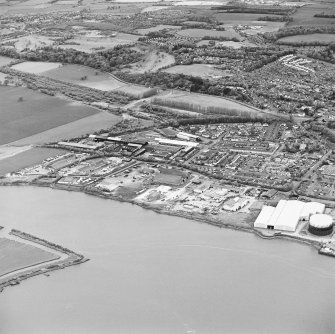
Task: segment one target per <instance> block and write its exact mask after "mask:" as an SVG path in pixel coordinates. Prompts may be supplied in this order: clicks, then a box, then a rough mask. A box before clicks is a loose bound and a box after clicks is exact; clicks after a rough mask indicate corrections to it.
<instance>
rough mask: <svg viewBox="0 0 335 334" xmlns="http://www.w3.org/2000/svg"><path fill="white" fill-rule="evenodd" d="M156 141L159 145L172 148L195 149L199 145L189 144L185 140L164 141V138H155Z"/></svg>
mask: <svg viewBox="0 0 335 334" xmlns="http://www.w3.org/2000/svg"><path fill="white" fill-rule="evenodd" d="M155 140H156V141H158V143H159V144H161V145H164V144H165V145H173V146H191V147H196V146H198V145H199V144H198V143H194V142H189V141H185V140H173V139H165V138H155Z"/></svg>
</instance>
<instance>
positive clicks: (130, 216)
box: [0, 187, 335, 334]
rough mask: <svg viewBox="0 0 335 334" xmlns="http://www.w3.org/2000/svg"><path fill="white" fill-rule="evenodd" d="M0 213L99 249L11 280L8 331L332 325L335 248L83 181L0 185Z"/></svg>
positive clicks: (314, 329) (323, 328)
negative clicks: (174, 211) (85, 190)
mask: <svg viewBox="0 0 335 334" xmlns="http://www.w3.org/2000/svg"><path fill="white" fill-rule="evenodd" d="M0 212H1V222H0V225H3V226H5V227H7V228H17V229H20V230H23V231H25V232H28V233H31V234H34V235H36V236H39V237H42V238H46V239H48V240H50V241H53V242H56V243H59V244H61V245H63V246H66V247H69V248H70V249H72V250H74V251H78V252H81V253H83V254H84V255H85V256H87V257H88V258H90V259H91V261H89V262H87V263H85V264H82V265H80V266H75V267H70V268H67V269H64V270H60V271H57V272H53V273H52V274H51V276H50V277H45V276H40V277H36V278H32V279H30V280H27V281H24V282H22V283H21V284H20V285H19V286H16V287H13V288H8V289H6V290H5V291H4V292H3V293H2V294H1V295H0V333H4V334H7V333H8V334H10V333H25V334H27V333H28V334H30V333H34V334H37V333H38V334H39V333H43V334H46V333H57V334H59V333H71V334H72V333H78V334H79V333H80V334H85V333H98V334H99V333H118V334H123V333H126V334H128V333H129V334H132V333H134V334H135V333H136V334H141V333H145V334H151V333H164V334H165V333H169V334H174V333H198V334H199V333H205V334H211V333H229V334H231V333H304V334H306V333H313V334H314V333H334V332H335V316H334V315H335V259H332V258H328V257H325V256H319V255H317V252H316V251H315V250H313V249H312V248H311V247H308V246H304V245H300V244H296V243H293V242H290V241H267V240H262V239H259V238H257V237H255V236H253V235H252V234H249V233H242V232H235V231H230V230H225V229H218V228H214V227H211V226H208V225H206V224H199V223H197V222H192V221H187V220H185V219H179V218H175V217H168V216H163V215H159V214H156V213H153V212H151V211H148V210H144V209H141V208H139V207H137V206H134V205H130V204H126V203H118V202H114V201H110V200H103V199H100V198H95V197H91V196H87V195H85V194H80V193H70V192H65V191H58V190H51V189H44V188H33V187H5V188H4V187H0Z"/></svg>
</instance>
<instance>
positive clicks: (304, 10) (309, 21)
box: [287, 0, 335, 27]
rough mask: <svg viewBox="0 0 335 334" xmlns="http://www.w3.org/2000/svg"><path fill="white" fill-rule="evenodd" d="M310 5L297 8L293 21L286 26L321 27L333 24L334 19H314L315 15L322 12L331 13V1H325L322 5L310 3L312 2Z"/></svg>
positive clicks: (332, 5) (332, 4)
mask: <svg viewBox="0 0 335 334" xmlns="http://www.w3.org/2000/svg"><path fill="white" fill-rule="evenodd" d="M309 2H310V4H309V5H307V6H304V7H301V8H299V9H298V10H297V11H296V12H295V13H294V14H293V15H292V18H293V21H292V22H289V23H288V24H287V26H288V27H293V26H301V25H303V26H323V25H331V24H334V22H335V19H332V18H324V17H314V15H315V14H319V13H322V12H326V13H327V12H329V11H332V9H333V8H334V3H333V1H331V0H330V1H325V2H324V3H316V2H315V3H311V2H314V1H309Z"/></svg>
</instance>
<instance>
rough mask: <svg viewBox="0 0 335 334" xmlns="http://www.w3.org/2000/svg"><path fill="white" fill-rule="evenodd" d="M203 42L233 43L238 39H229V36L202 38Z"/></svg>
mask: <svg viewBox="0 0 335 334" xmlns="http://www.w3.org/2000/svg"><path fill="white" fill-rule="evenodd" d="M202 39H203V40H208V39H210V40H213V41H221V42H224V41H233V42H239V41H240V40H239V38H237V37H229V36H204V37H203V38H202Z"/></svg>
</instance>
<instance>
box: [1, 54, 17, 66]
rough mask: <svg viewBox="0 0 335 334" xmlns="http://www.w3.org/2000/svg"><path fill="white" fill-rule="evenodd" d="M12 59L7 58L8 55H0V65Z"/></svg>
mask: <svg viewBox="0 0 335 334" xmlns="http://www.w3.org/2000/svg"><path fill="white" fill-rule="evenodd" d="M13 60H14V59H12V58H9V57H4V56H0V66H6V65H8V64H9V63H10V62H12V61H13Z"/></svg>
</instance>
